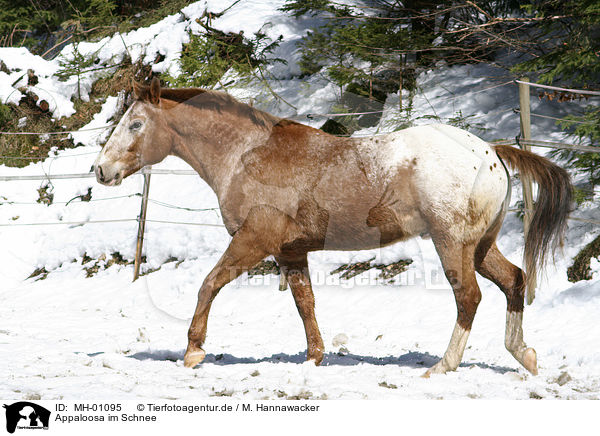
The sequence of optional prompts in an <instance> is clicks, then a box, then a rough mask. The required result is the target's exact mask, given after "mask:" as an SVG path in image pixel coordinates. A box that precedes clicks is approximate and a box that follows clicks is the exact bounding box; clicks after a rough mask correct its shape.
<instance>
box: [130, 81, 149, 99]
mask: <svg viewBox="0 0 600 436" xmlns="http://www.w3.org/2000/svg"><path fill="white" fill-rule="evenodd" d="M131 83H132V86H133V95H134V96H135V99H136V100H144V98H145V97H146V96H147V94H148V87H147V86H144V85H141V84H139V83H138V82H136V81H135V80H132V81H131Z"/></svg>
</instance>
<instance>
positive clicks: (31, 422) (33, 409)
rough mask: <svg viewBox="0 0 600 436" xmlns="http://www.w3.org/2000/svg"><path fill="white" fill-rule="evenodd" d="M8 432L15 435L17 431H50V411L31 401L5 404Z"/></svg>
mask: <svg viewBox="0 0 600 436" xmlns="http://www.w3.org/2000/svg"><path fill="white" fill-rule="evenodd" d="M4 408H5V409H6V431H8V432H9V433H14V432H15V430H16V429H27V430H36V429H44V430H47V429H48V423H49V421H50V411H49V410H48V409H45V408H43V407H42V406H39V405H37V404H35V403H30V402H29V401H19V402H18V403H13V404H10V405H8V404H5V405H4Z"/></svg>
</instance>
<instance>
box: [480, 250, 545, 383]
mask: <svg viewBox="0 0 600 436" xmlns="http://www.w3.org/2000/svg"><path fill="white" fill-rule="evenodd" d="M484 244H485V243H484ZM488 246H489V245H488ZM486 248H487V247H486V246H485V245H483V246H481V245H480V247H478V248H477V253H476V256H475V266H476V268H477V272H478V273H479V274H481V275H482V276H483V277H485V278H486V279H489V280H491V281H492V282H494V283H495V284H496V285H497V286H498V287H499V288H500V289H501V290H502V292H504V294H505V295H506V303H507V307H506V336H505V340H504V344H505V345H506V349H507V350H508V351H509V352H510V354H512V355H513V356H514V358H515V359H517V361H518V362H519V363H520V364H521V365H523V366H524V367H525V369H527V370H528V371H529V372H531V373H532V374H533V375H537V357H536V353H535V350H534V349H533V348H528V347H527V345H525V341H524V340H523V300H524V295H525V274H524V273H523V271H522V270H521V269H520V268H518V267H516V266H515V265H513V264H512V263H510V262H509V261H508V260H507V259H506V258H505V257H504V256H503V255H502V253H500V251H499V250H498V247H497V246H496V243H495V242H494V243H492V244H491V246H489V248H488V249H487V250H486Z"/></svg>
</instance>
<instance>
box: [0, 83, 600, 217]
mask: <svg viewBox="0 0 600 436" xmlns="http://www.w3.org/2000/svg"><path fill="white" fill-rule="evenodd" d="M511 83H523V84H527V85H530V86H536V87H540V88H544V89H551V90H555V91H560V92H570V93H574V94H584V95H591V96H600V92H597V91H590V90H576V89H569V88H559V87H552V86H548V85H540V84H535V83H531V82H526V81H518V80H517V81H514V80H510V81H506V82H502V83H498V84H494V85H492V86H488V87H486V88H483V89H479V90H476V91H472V92H470V94H476V93H481V92H486V91H489V90H491V89H495V88H498V87H502V86H506V85H509V84H511ZM453 98H456V97H454V96H449V97H443V98H441V99H437V100H436V101H443V100H448V99H453ZM388 110H396V108H387V109H382V110H378V111H365V112H351V113H323V114H320V113H308V114H304V115H298V117H307V118H309V119H312V118H313V117H336V116H337V117H343V116H358V115H366V114H375V113H383V112H386V111H388ZM499 111H501V112H508V111H514V112H515V113H519V112H520V111H519V109H502V110H499ZM531 115H532V116H538V117H541V118H549V119H555V120H560V121H567V122H570V121H573V122H578V121H576V120H563V119H560V118H556V117H551V116H548V115H541V114H533V113H532V114H531ZM114 126H115V124H110V125H105V126H100V127H93V128H87V129H86V128H84V129H80V130H78V131H57V132H46V133H39V132H4V131H0V135H61V134H71V133H79V132H85V131H94V130H102V129H109V128H112V127H114ZM492 144H502V145H511V146H512V145H528V146H535V147H547V148H553V149H568V150H575V151H579V152H585V153H589V152H593V153H598V152H600V147H598V146H594V145H580V144H568V143H563V142H558V141H542V140H532V139H527V140H525V139H520V138H519V136H517V137H516V138H514V139H504V140H498V141H493V142H492ZM97 153H98V152H97V151H92V152H84V153H76V154H65V155H54V156H26V157H21V156H16V157H13V156H1V155H0V159H1V158H7V159H22V160H40V159H53V160H54V159H62V158H69V157H76V156H85V155H91V154H97ZM135 174H136V175H148V174H156V175H177V176H197V173H196V172H195V171H193V170H180V169H149V168H144V169H142V170H140V171H138V172H137V173H135ZM93 177H95V174H94V173H93V172H86V173H71V174H30V175H0V181H3V182H9V181H27V180H28V181H51V180H66V179H81V178H93ZM141 196H142V194H141V193H132V194H127V195H121V196H114V197H106V198H90V199H82V198H81V197H83V195H80V196H76V197H74V198H72V199H71V200H69V201H66V202H54V203H55V204H65V205H69V204H70V203H72V202H74V200H76V199H78V198H79V199H80V200H81V201H79V202H75V204H77V203H83V202H98V201H111V200H117V199H123V198H131V197H141ZM147 201H148V202H150V203H153V204H156V205H158V206H161V207H166V208H172V209H179V210H185V211H189V212H207V211H213V212H218V211H219V209H218V208H192V207H186V206H181V205H175V204H171V203H167V202H163V201H159V200H156V199H152V198H147ZM34 204H39V202H19V201H11V200H8V199H6V198H4V199H3V197H0V206H2V205H34ZM511 211H515V212H516V210H511ZM570 219H571V220H573V221H579V222H585V223H589V224H594V225H600V220H595V219H588V218H583V217H575V216H572V217H570ZM119 222H138V223H139V222H140V217H137V218H116V219H105V220H82V221H55V222H31V223H20V222H19V223H17V222H14V223H0V227H18V226H53V225H69V226H82V225H86V224H108V223H119ZM145 222H150V223H160V224H175V225H190V226H205V227H221V228H222V227H224V225H223V224H210V223H196V222H184V221H169V220H159V219H146V220H145Z"/></svg>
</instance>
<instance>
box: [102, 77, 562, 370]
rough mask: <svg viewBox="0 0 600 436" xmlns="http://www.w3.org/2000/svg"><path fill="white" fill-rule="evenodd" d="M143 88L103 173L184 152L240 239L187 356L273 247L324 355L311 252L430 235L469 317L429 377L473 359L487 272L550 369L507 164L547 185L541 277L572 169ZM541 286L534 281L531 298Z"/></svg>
mask: <svg viewBox="0 0 600 436" xmlns="http://www.w3.org/2000/svg"><path fill="white" fill-rule="evenodd" d="M134 92H135V96H136V101H135V102H134V103H133V104H132V105H131V107H130V108H129V109H128V110H127V112H126V113H125V115H124V116H123V117H122V119H121V121H120V122H119V124H118V125H117V127H116V129H115V131H114V132H113V134H112V136H111V137H110V139H109V141H108V143H107V144H106V146H105V147H104V149H103V150H102V151H101V153H100V155H99V156H98V158H97V160H96V162H95V172H96V177H97V179H98V181H99V182H100V183H103V184H105V185H111V186H112V185H118V184H119V183H121V180H123V178H125V177H127V176H129V175H130V174H133V173H135V172H136V171H138V170H139V169H140V168H142V167H143V166H145V165H150V164H155V163H157V162H160V161H161V160H163V159H164V158H165V157H166V156H167V155H175V156H179V157H180V158H182V159H183V160H185V161H186V162H187V163H188V164H190V165H191V166H192V167H193V168H194V169H195V170H196V171H197V172H198V174H199V175H200V176H201V177H202V178H203V179H204V180H205V181H206V183H208V184H209V185H210V186H211V187H212V189H213V190H214V191H215V193H216V194H217V197H218V199H219V205H220V208H221V212H222V216H223V221H224V223H225V226H226V228H227V230H228V232H229V233H230V234H231V236H232V240H231V243H230V244H229V247H228V248H227V250H226V251H225V253H224V254H223V256H222V257H221V259H220V260H219V262H218V263H217V265H216V266H215V267H214V269H213V270H212V271H211V272H210V273H209V275H208V276H207V277H206V279H205V280H204V283H203V284H202V287H201V288H200V292H199V294H198V304H197V307H196V311H195V313H194V317H193V319H192V323H191V326H190V328H189V332H188V346H187V350H186V353H185V358H184V364H185V366H187V367H193V366H195V365H197V364H198V363H200V362H201V361H202V360H203V359H204V356H205V352H204V350H203V349H202V344H203V343H204V340H205V337H206V323H207V318H208V312H209V309H210V306H211V303H212V301H213V299H214V298H215V296H216V295H217V293H218V292H219V290H220V289H221V288H222V287H223V286H225V285H226V284H227V283H228V282H230V281H231V280H233V279H234V278H235V277H237V276H239V275H240V274H241V273H243V272H244V271H247V270H248V269H250V268H252V267H253V266H254V265H255V264H256V263H258V262H259V261H260V260H262V259H263V258H265V257H267V256H269V255H273V256H275V258H276V260H277V262H278V263H279V265H280V267H281V269H282V271H283V273H284V274H285V275H286V277H287V279H288V282H289V284H290V287H291V290H292V294H293V296H294V300H295V302H296V305H297V307H298V312H299V313H300V316H301V317H302V321H303V323H304V328H305V330H306V339H307V343H308V347H307V358H308V359H311V360H313V361H314V362H315V363H316V364H319V363H320V362H321V360H322V359H323V350H324V347H323V341H322V339H321V334H320V332H319V328H318V326H317V321H316V319H315V313H314V296H313V292H312V288H311V283H310V277H309V272H308V263H307V253H308V252H309V251H314V250H322V249H328V250H360V249H370V248H375V247H380V246H383V245H386V244H391V243H393V242H396V241H401V240H405V239H407V238H411V237H414V236H418V235H425V234H428V235H430V236H431V238H432V240H433V243H434V245H435V248H436V250H437V253H438V255H439V257H440V259H441V262H442V266H443V268H444V271H445V273H446V276H447V278H448V280H449V282H450V285H451V286H452V289H453V291H454V296H455V299H456V305H457V308H458V318H457V321H456V325H455V328H454V331H453V333H452V337H451V339H450V344H449V346H448V349H447V350H446V352H445V354H444V356H443V358H442V359H441V360H440V361H439V362H438V363H436V364H435V365H434V366H433V367H432V368H430V369H429V370H428V371H427V372H426V373H425V375H429V374H431V373H444V372H446V371H450V370H455V369H456V368H457V366H458V365H459V363H460V361H461V359H462V355H463V352H464V349H465V345H466V342H467V337H468V335H469V332H470V329H471V324H472V322H473V317H474V316H475V311H476V309H477V305H478V303H479V301H480V299H481V292H480V290H479V287H478V285H477V281H476V279H475V271H477V272H479V273H480V274H481V275H482V276H484V277H486V278H488V279H490V280H491V281H493V282H494V283H495V284H496V285H498V286H499V287H500V289H501V290H502V291H503V292H504V293H505V294H506V299H507V303H508V305H507V306H508V307H507V317H506V339H505V344H506V348H507V349H508V351H510V353H511V354H512V355H513V356H514V357H515V358H516V359H517V360H518V361H519V362H520V363H521V364H522V365H523V366H524V367H525V368H526V369H527V370H529V371H530V372H532V373H533V374H536V373H537V358H536V353H535V350H534V349H533V348H527V346H526V345H525V342H524V341H523V330H522V317H523V304H524V294H525V289H526V287H527V286H526V279H525V275H524V273H523V271H521V269H520V268H518V267H516V266H515V265H513V264H511V263H510V262H509V261H508V260H506V258H505V257H504V256H503V255H502V254H501V253H500V251H498V248H497V246H496V244H495V240H496V236H497V234H498V232H499V230H500V227H501V225H502V221H503V220H504V216H505V214H506V208H507V206H508V202H509V197H510V183H509V176H508V173H507V171H506V168H505V167H504V164H503V162H504V163H506V164H508V165H509V166H510V167H512V168H515V169H518V170H519V171H520V172H521V174H522V175H524V176H527V177H530V178H531V179H533V180H534V181H535V182H536V183H537V184H538V186H539V195H538V202H537V208H536V211H535V213H534V216H533V219H532V222H531V225H530V230H529V232H528V236H527V240H526V243H525V261H526V266H527V268H528V271H529V274H530V275H532V276H533V275H535V272H536V268H538V267H540V266H541V265H542V264H543V262H544V259H545V257H546V253H547V252H549V251H551V249H552V250H553V249H555V248H556V246H557V245H559V244H561V243H562V238H563V235H564V231H565V227H566V219H567V216H568V213H569V208H570V202H571V183H570V180H569V176H568V174H567V173H566V172H565V171H564V170H563V169H561V168H559V167H557V166H556V165H554V164H553V163H551V162H550V161H548V160H546V159H544V158H542V157H540V156H537V155H535V154H533V153H529V152H527V151H521V150H519V149H516V148H512V147H507V146H495V147H494V146H490V144H488V143H487V142H485V141H483V140H481V139H479V138H477V137H476V136H474V135H472V134H470V133H468V132H466V131H463V130H460V129H457V128H454V127H450V126H446V125H441V124H437V125H429V126H419V127H412V128H409V129H406V130H402V131H399V132H395V133H391V134H389V135H383V136H377V137H368V138H339V137H335V136H331V135H328V134H327V133H325V132H322V131H320V130H317V129H313V128H311V127H308V126H305V125H303V124H299V123H296V122H294V121H290V120H287V119H282V118H278V117H275V116H272V115H269V114H267V113H265V112H262V111H260V110H257V109H255V108H253V107H251V106H248V105H246V104H243V103H240V102H238V101H236V100H235V99H234V98H232V97H230V96H229V95H227V94H223V93H220V92H215V91H207V90H203V89H161V87H160V83H159V81H158V80H157V79H154V80H153V81H152V83H151V85H150V86H142V85H139V84H135V85H134ZM501 159H502V160H501ZM533 292H534V289H533V288H532V287H528V289H527V295H528V297H529V298H530V299H531V298H533V295H534V294H533Z"/></svg>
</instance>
